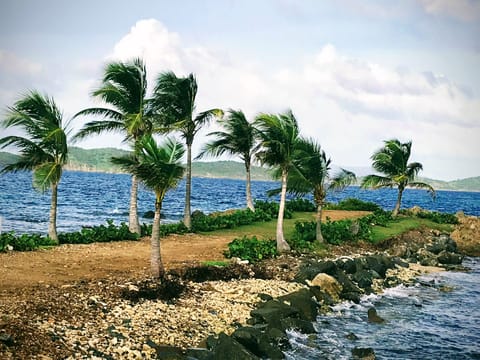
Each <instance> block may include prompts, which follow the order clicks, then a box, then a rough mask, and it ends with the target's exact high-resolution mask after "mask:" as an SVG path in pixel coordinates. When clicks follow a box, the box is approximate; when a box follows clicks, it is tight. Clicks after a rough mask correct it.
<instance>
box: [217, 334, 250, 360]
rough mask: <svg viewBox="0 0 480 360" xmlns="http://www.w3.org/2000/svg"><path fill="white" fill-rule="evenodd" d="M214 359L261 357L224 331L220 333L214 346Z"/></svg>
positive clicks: (247, 359)
mask: <svg viewBox="0 0 480 360" xmlns="http://www.w3.org/2000/svg"><path fill="white" fill-rule="evenodd" d="M212 352H213V356H212V360H225V359H229V360H257V359H260V358H259V357H258V356H256V355H255V354H253V353H251V352H250V351H248V350H247V349H246V348H245V347H244V346H243V345H242V344H240V343H239V342H238V341H236V340H235V339H233V338H232V337H230V336H227V335H226V334H224V333H221V334H219V336H218V339H217V341H216V343H215V345H214V347H213V348H212Z"/></svg>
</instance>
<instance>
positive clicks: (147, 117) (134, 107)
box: [74, 58, 153, 234]
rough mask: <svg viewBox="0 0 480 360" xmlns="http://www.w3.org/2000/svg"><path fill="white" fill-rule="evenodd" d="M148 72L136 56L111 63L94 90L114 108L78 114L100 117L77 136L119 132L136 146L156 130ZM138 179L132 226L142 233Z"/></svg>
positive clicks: (133, 193)
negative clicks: (147, 96) (148, 84)
mask: <svg viewBox="0 0 480 360" xmlns="http://www.w3.org/2000/svg"><path fill="white" fill-rule="evenodd" d="M146 92H147V74H146V68H145V64H144V62H143V60H141V59H138V58H136V59H133V60H131V61H128V62H111V63H108V64H107V65H106V67H105V71H104V76H103V79H102V83H101V85H100V87H99V88H98V89H96V90H95V91H93V92H92V96H94V97H97V98H100V99H101V100H103V101H104V102H105V103H106V104H108V105H110V107H108V108H107V107H98V108H88V109H85V110H82V111H80V112H79V113H77V114H76V115H75V117H77V116H90V115H93V116H100V117H102V119H101V120H93V121H90V122H88V123H87V124H85V125H84V127H83V128H82V129H81V130H80V131H79V132H78V133H77V134H76V135H75V137H74V139H76V140H78V139H83V138H85V137H87V136H90V135H93V134H101V133H104V132H118V133H122V134H123V135H124V141H125V142H128V143H131V144H132V145H133V148H137V146H136V144H137V143H138V141H139V140H140V139H141V138H142V136H143V135H145V134H150V133H151V132H152V128H153V125H152V121H153V113H152V111H151V107H150V101H149V100H148V99H147V98H146ZM137 193H138V179H137V178H136V175H132V187H131V192H130V210H129V229H130V231H131V232H133V233H137V234H140V224H139V221H138V207H137Z"/></svg>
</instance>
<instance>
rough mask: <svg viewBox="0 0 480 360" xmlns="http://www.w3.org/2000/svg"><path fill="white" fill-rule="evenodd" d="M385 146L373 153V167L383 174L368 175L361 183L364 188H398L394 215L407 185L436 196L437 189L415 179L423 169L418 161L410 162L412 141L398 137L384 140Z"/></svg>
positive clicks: (398, 208)
mask: <svg viewBox="0 0 480 360" xmlns="http://www.w3.org/2000/svg"><path fill="white" fill-rule="evenodd" d="M384 143H385V146H384V147H383V148H381V149H379V150H377V151H375V153H374V154H373V155H372V157H371V159H372V160H373V164H372V166H373V168H374V169H375V170H377V171H378V172H379V173H381V174H383V175H384V176H381V175H368V176H366V177H365V178H364V179H363V181H362V184H361V187H363V188H374V189H380V188H385V187H389V188H392V187H396V188H398V196H397V203H396V204H395V208H394V209H393V212H392V215H393V216H397V214H398V211H399V210H400V204H401V202H402V195H403V191H404V190H405V188H407V187H413V188H419V189H426V190H427V191H428V192H429V193H430V194H431V195H432V198H435V190H434V189H433V187H432V186H430V185H429V184H426V183H423V182H417V181H415V178H416V176H417V175H418V173H419V172H420V170H423V166H422V164H420V163H418V162H413V163H408V159H409V158H410V152H411V148H412V142H411V141H409V142H406V143H401V142H400V141H399V140H397V139H393V140H387V141H384Z"/></svg>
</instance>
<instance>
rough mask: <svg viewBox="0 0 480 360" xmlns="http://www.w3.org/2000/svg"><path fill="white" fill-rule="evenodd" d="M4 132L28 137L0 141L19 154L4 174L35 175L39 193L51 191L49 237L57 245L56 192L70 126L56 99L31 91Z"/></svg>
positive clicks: (11, 114) (11, 110) (6, 122)
mask: <svg viewBox="0 0 480 360" xmlns="http://www.w3.org/2000/svg"><path fill="white" fill-rule="evenodd" d="M2 126H3V127H5V128H10V127H14V128H15V127H16V128H19V129H21V130H22V131H23V132H25V134H26V137H21V136H15V135H11V136H6V137H4V138H2V139H0V146H1V147H2V148H4V147H6V146H9V145H13V146H16V147H17V148H18V149H19V151H20V158H19V159H18V160H17V161H16V162H15V163H13V164H9V165H6V166H5V167H4V168H3V169H2V172H16V171H23V170H32V171H33V185H34V187H35V188H36V189H38V190H40V191H42V192H43V191H46V190H47V189H49V188H50V189H51V190H52V201H51V208H50V222H49V230H48V235H49V237H50V238H51V239H52V240H54V241H58V236H57V229H56V214H57V189H58V184H59V182H60V179H61V177H62V170H63V166H64V165H65V164H66V162H67V159H68V146H67V130H66V128H67V126H66V125H64V124H63V116H62V113H61V111H60V110H59V109H58V107H57V105H56V104H55V101H54V100H53V98H49V97H48V96H44V95H41V94H40V93H38V92H36V91H31V92H30V93H28V94H27V95H26V96H24V97H23V98H21V99H20V100H18V101H17V102H16V103H15V105H14V106H13V107H10V108H9V109H8V114H7V117H6V119H5V120H3V121H2Z"/></svg>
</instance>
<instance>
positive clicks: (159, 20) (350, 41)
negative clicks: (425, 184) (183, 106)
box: [0, 0, 480, 180]
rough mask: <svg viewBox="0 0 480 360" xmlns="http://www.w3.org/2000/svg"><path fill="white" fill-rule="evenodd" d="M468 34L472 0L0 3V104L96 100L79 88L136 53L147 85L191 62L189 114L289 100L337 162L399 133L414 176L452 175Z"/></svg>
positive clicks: (471, 56)
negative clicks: (193, 109) (195, 87)
mask: <svg viewBox="0 0 480 360" xmlns="http://www.w3.org/2000/svg"><path fill="white" fill-rule="evenodd" d="M479 34H480V0H402V1H393V0H392V1H373V0H367V1H359V0H358V1H354V0H337V1H328V0H324V1H315V0H310V1H309V0H304V1H294V0H276V1H274V0H271V1H267V0H262V1H249V0H243V1H240V0H238V1H234V0H229V1H228V0H227V1H220V0H218V1H214V0H210V1H176V2H172V1H145V0H144V1H135V2H131V1H108V0H107V1H90V0H87V1H81V2H73V1H51V0H50V1H49V0H44V1H34V0H2V2H1V3H0V107H1V108H2V109H5V108H6V107H7V106H8V105H11V104H13V102H14V101H15V100H16V99H18V97H19V95H20V94H22V93H24V92H25V91H27V90H28V89H37V90H40V91H42V92H45V93H48V94H49V95H51V96H53V97H54V98H55V100H56V102H57V104H58V105H59V106H60V107H61V108H62V109H63V110H64V115H65V118H67V119H68V118H70V117H71V116H72V115H73V114H74V113H76V112H77V111H79V110H81V109H83V108H85V107H89V106H92V105H99V103H98V102H96V101H95V100H93V99H91V98H90V97H89V93H90V92H91V91H92V90H93V89H94V88H95V86H97V85H98V80H99V78H100V76H101V73H102V68H103V66H104V65H105V63H106V62H107V61H112V60H128V59H130V58H132V57H136V56H140V57H143V58H144V59H145V61H146V63H147V70H148V72H149V80H150V84H153V80H154V78H155V76H156V75H157V74H158V73H159V72H161V71H165V70H173V71H175V72H176V73H177V74H178V75H186V74H188V73H190V72H194V73H195V74H196V76H197V80H198V83H199V93H198V97H197V103H198V105H197V108H198V110H200V111H201V110H205V109H207V108H211V107H222V108H225V109H227V108H235V109H241V110H243V111H244V112H245V113H246V114H247V115H248V116H249V117H251V118H253V117H254V116H255V114H257V113H259V112H275V113H277V112H282V111H285V110H286V109H288V108H291V109H292V110H293V112H294V114H295V115H296V117H297V119H298V121H299V123H300V127H301V130H302V133H303V134H304V135H306V136H310V137H313V138H315V139H316V140H318V141H319V142H320V144H321V145H322V147H323V148H324V150H325V151H326V153H327V154H328V156H330V157H331V158H332V160H333V163H334V164H336V165H339V166H344V167H347V168H348V167H360V166H368V165H369V164H370V160H369V158H370V156H371V154H372V153H373V152H374V151H375V150H376V149H378V148H379V147H380V146H381V145H382V141H383V140H387V139H390V138H399V139H400V140H402V141H407V140H412V141H413V154H412V158H411V160H412V161H420V162H422V163H423V165H424V171H423V172H422V175H424V176H428V177H433V178H439V179H444V180H452V179H456V178H463V177H469V176H478V175H480V142H479V139H480V115H479V114H480V71H479V70H478V69H479V68H480V42H479V41H478V38H480V37H479ZM86 120H87V119H77V120H75V121H74V122H72V128H73V132H74V131H76V130H78V129H79V128H80V127H81V126H82V125H83V124H84V123H85V122H86ZM215 129H216V128H215V125H212V126H211V127H210V128H209V129H205V131H203V132H202V133H200V135H199V137H198V138H197V139H196V140H195V143H194V151H198V149H199V147H200V146H201V145H202V144H203V143H204V142H205V141H206V138H205V134H206V133H208V132H209V131H213V130H215ZM0 131H1V132H2V135H3V134H7V133H9V132H8V131H7V130H5V129H1V130H0ZM78 145H79V146H82V147H88V148H93V147H106V146H115V147H119V146H124V145H122V144H121V136H119V135H105V136H101V137H94V138H91V139H88V140H86V141H84V142H83V143H79V144H78Z"/></svg>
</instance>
